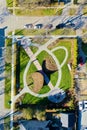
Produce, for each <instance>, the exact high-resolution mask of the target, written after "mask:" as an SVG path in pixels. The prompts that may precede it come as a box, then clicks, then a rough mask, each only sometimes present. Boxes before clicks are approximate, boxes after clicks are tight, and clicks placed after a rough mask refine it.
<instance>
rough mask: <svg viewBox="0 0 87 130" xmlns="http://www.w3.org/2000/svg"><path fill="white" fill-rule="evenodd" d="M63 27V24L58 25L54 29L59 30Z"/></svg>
mask: <svg viewBox="0 0 87 130" xmlns="http://www.w3.org/2000/svg"><path fill="white" fill-rule="evenodd" d="M64 27H65V24H64V23H60V24H58V25H57V26H56V29H61V28H64Z"/></svg>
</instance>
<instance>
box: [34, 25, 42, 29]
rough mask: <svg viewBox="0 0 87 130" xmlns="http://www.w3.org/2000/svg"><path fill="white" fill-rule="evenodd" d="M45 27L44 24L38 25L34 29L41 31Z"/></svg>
mask: <svg viewBox="0 0 87 130" xmlns="http://www.w3.org/2000/svg"><path fill="white" fill-rule="evenodd" d="M42 27H43V24H36V25H35V26H34V29H41V28H42Z"/></svg>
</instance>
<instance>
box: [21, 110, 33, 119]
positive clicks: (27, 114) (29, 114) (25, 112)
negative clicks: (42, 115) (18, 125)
mask: <svg viewBox="0 0 87 130" xmlns="http://www.w3.org/2000/svg"><path fill="white" fill-rule="evenodd" d="M22 113H23V118H24V119H27V120H30V119H32V118H33V114H34V113H33V110H32V109H31V108H26V109H25V108H24V109H23V110H22Z"/></svg>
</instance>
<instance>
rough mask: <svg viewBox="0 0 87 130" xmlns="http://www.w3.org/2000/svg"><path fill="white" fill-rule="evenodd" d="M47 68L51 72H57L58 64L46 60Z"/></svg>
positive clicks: (49, 59)
mask: <svg viewBox="0 0 87 130" xmlns="http://www.w3.org/2000/svg"><path fill="white" fill-rule="evenodd" d="M45 67H46V69H47V70H49V71H56V70H58V68H57V65H56V63H55V61H54V60H53V59H52V58H47V59H46V60H45Z"/></svg>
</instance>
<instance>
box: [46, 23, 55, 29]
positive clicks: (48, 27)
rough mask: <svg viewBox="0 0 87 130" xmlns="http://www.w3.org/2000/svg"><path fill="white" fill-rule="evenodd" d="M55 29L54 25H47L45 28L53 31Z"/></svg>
mask: <svg viewBox="0 0 87 130" xmlns="http://www.w3.org/2000/svg"><path fill="white" fill-rule="evenodd" d="M52 27H53V24H47V25H46V26H45V27H44V28H45V29H51V28H52Z"/></svg>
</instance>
